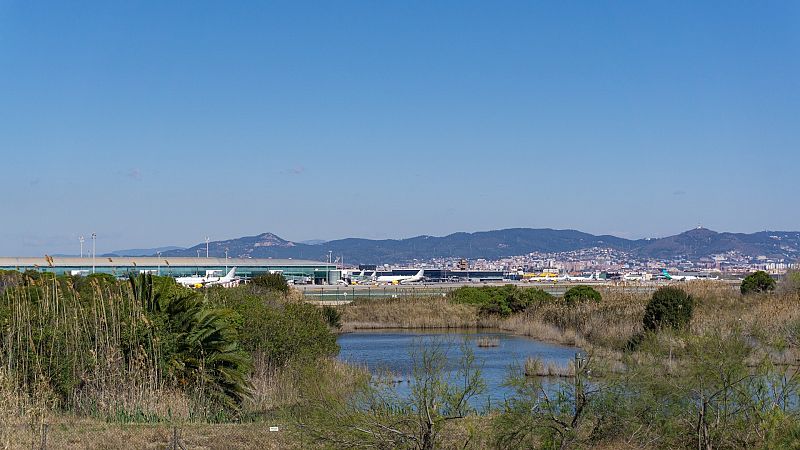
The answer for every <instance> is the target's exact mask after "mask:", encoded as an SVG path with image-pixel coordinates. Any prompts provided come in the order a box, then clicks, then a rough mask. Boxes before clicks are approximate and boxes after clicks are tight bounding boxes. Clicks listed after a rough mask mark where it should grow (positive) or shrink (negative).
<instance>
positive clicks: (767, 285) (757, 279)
mask: <svg viewBox="0 0 800 450" xmlns="http://www.w3.org/2000/svg"><path fill="white" fill-rule="evenodd" d="M739 290H741V291H742V294H745V295H746V294H753V293H758V292H767V291H774V290H775V279H774V278H772V277H771V276H769V274H768V273H767V272H764V271H763V270H759V271H758V272H754V273H751V274H750V275H748V276H746V277H745V278H744V280H742V285H741V286H740V288H739Z"/></svg>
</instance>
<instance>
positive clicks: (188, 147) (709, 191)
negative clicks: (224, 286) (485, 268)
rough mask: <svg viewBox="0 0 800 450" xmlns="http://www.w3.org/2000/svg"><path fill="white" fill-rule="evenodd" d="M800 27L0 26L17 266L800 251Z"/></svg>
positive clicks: (108, 6)
mask: <svg viewBox="0 0 800 450" xmlns="http://www.w3.org/2000/svg"><path fill="white" fill-rule="evenodd" d="M798 23H800V3H797V2H773V3H769V4H730V3H728V2H704V3H702V4H697V3H695V2H670V3H668V4H659V3H639V2H614V3H609V4H601V3H594V2H585V3H580V2H578V3H530V2H521V1H510V2H504V3H501V4H497V3H484V2H469V1H467V2H437V3H424V2H418V3H402V4H393V3H374V2H341V3H339V2H337V3H328V2H308V3H301V2H292V3H280V4H266V3H253V4H248V3H236V4H230V3H224V4H222V3H215V2H205V1H198V2H192V3H191V4H171V3H161V2H153V3H147V2H135V3H107V2H84V3H79V4H72V3H64V4H58V3H55V4H52V3H48V4H36V3H30V2H22V1H7V2H2V3H0V64H2V67H3V70H2V71H0V96H2V97H1V98H2V99H3V101H2V102H0V117H1V118H2V120H0V157H2V159H1V160H0V161H2V172H1V174H2V176H0V188H2V189H3V191H4V192H6V197H7V200H6V204H5V207H4V210H5V211H7V213H6V215H5V220H4V221H3V223H2V226H0V255H9V256H17V255H20V256H40V255H43V254H45V253H47V254H53V253H77V252H78V248H79V246H78V236H80V235H84V236H85V237H86V244H85V245H91V243H90V238H89V236H90V235H91V233H92V232H96V233H97V235H98V240H97V252H98V254H100V253H104V252H110V251H113V250H120V249H129V248H152V247H163V246H169V245H176V246H185V247H188V246H191V245H196V244H197V243H200V242H203V239H204V238H205V237H206V236H209V237H210V238H211V239H212V240H224V239H232V238H237V237H241V236H249V235H257V234H260V233H263V232H272V233H275V234H276V235H278V236H281V237H282V238H284V239H288V240H291V241H303V240H311V239H324V240H332V239H338V238H345V237H364V238H371V239H383V238H405V237H413V236H417V235H423V234H427V235H434V236H443V235H447V234H451V233H454V232H458V231H467V232H474V231H487V230H492V229H503V228H517V227H522V228H554V229H576V230H580V231H584V232H587V233H592V234H611V235H615V236H619V237H626V238H634V239H635V238H643V237H663V236H668V235H674V234H678V233H680V232H683V231H686V230H688V229H691V228H694V227H696V226H698V225H702V226H704V227H706V228H709V229H712V230H715V231H721V232H722V231H731V232H746V233H750V232H755V231H763V230H764V229H771V230H773V229H774V230H785V231H796V230H799V229H800V209H798V208H796V207H792V206H791V205H793V204H795V203H796V202H797V198H798V197H800V195H798V194H800V186H798V184H797V183H796V181H795V179H794V178H795V175H796V174H797V173H800V158H798V156H797V151H798V149H799V148H800V127H798V126H797V118H798V117H800V27H798V26H797V24H798Z"/></svg>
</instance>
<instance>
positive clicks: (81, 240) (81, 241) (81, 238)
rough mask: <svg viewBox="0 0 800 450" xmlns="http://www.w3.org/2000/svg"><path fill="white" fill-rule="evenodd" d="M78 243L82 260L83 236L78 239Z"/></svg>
mask: <svg viewBox="0 0 800 450" xmlns="http://www.w3.org/2000/svg"><path fill="white" fill-rule="evenodd" d="M78 241H80V243H81V258H83V236H81V237H79V238H78Z"/></svg>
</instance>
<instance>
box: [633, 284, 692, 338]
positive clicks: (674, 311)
mask: <svg viewBox="0 0 800 450" xmlns="http://www.w3.org/2000/svg"><path fill="white" fill-rule="evenodd" d="M693 310H694V298H693V297H692V296H691V295H689V294H687V293H686V292H685V291H684V290H683V289H680V288H676V287H671V286H667V287H662V288H660V289H658V290H657V291H655V292H654V293H653V297H652V298H651V299H650V302H648V303H647V307H645V310H644V319H643V321H642V323H643V325H644V329H645V331H657V330H660V329H662V328H673V329H681V328H685V327H686V326H687V325H689V322H690V321H691V320H692V311H693Z"/></svg>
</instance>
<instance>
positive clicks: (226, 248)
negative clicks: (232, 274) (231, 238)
mask: <svg viewBox="0 0 800 450" xmlns="http://www.w3.org/2000/svg"><path fill="white" fill-rule="evenodd" d="M225 273H228V247H225Z"/></svg>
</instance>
